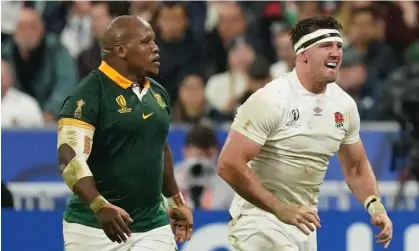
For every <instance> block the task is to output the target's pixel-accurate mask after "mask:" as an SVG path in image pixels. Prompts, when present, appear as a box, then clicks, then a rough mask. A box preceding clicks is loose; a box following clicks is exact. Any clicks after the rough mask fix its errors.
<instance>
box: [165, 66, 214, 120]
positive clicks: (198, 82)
mask: <svg viewBox="0 0 419 251" xmlns="http://www.w3.org/2000/svg"><path fill="white" fill-rule="evenodd" d="M204 93H205V83H204V80H203V79H202V78H201V77H200V76H199V75H197V74H188V75H187V76H186V77H185V78H184V79H183V81H182V82H181V84H180V86H179V95H178V99H177V101H176V102H175V104H174V105H173V109H172V121H173V122H174V123H199V122H201V121H202V120H204V119H205V118H206V116H207V115H209V109H208V108H209V107H208V106H207V104H206V101H205V96H204Z"/></svg>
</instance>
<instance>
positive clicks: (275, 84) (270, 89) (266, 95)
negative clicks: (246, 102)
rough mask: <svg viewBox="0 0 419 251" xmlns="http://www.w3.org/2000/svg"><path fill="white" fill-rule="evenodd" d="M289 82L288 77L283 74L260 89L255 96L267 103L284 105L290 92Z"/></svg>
mask: <svg viewBox="0 0 419 251" xmlns="http://www.w3.org/2000/svg"><path fill="white" fill-rule="evenodd" d="M288 82H289V80H288V75H287V74H283V75H281V76H279V77H278V78H276V79H273V80H272V81H271V82H269V83H267V84H266V85H265V86H264V87H262V88H260V89H259V90H258V91H256V93H255V94H254V95H256V96H257V97H258V98H259V99H263V100H265V101H266V102H273V103H282V102H284V100H286V99H287V97H288V94H289V92H290V85H289V84H288Z"/></svg>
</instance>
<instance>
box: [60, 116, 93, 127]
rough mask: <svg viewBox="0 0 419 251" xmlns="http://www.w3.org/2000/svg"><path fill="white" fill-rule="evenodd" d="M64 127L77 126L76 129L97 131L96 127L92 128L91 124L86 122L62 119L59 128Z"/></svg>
mask: <svg viewBox="0 0 419 251" xmlns="http://www.w3.org/2000/svg"><path fill="white" fill-rule="evenodd" d="M63 125H69V126H75V127H80V128H85V129H90V130H95V127H94V126H92V125H91V124H89V123H86V122H84V121H81V120H78V119H73V118H63V119H60V120H59V121H58V127H60V126H63Z"/></svg>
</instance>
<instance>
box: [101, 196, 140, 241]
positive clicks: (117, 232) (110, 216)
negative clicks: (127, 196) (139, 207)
mask: <svg viewBox="0 0 419 251" xmlns="http://www.w3.org/2000/svg"><path fill="white" fill-rule="evenodd" d="M96 217H97V218H98V220H99V222H100V224H101V225H102V229H103V231H105V234H106V235H107V236H108V238H109V239H110V240H111V241H112V242H115V241H116V242H118V243H121V242H126V241H127V236H128V237H130V236H131V231H130V230H129V228H128V226H127V224H126V223H125V222H128V223H132V222H133V221H132V219H131V217H130V216H129V215H128V213H127V212H126V211H125V210H124V209H122V208H120V207H117V206H114V205H112V204H107V205H105V206H103V207H102V208H101V209H100V210H99V211H98V212H97V213H96Z"/></svg>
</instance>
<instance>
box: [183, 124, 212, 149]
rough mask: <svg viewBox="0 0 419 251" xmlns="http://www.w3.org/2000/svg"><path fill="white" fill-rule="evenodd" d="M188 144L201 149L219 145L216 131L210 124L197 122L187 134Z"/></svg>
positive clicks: (186, 143)
mask: <svg viewBox="0 0 419 251" xmlns="http://www.w3.org/2000/svg"><path fill="white" fill-rule="evenodd" d="M185 145H186V146H195V147H198V148H199V149H209V148H211V147H217V146H218V141H217V135H216V132H215V131H214V130H213V129H212V128H211V127H209V126H206V125H203V124H195V125H193V126H192V128H191V129H190V130H189V131H188V133H187V134H186V139H185Z"/></svg>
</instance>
